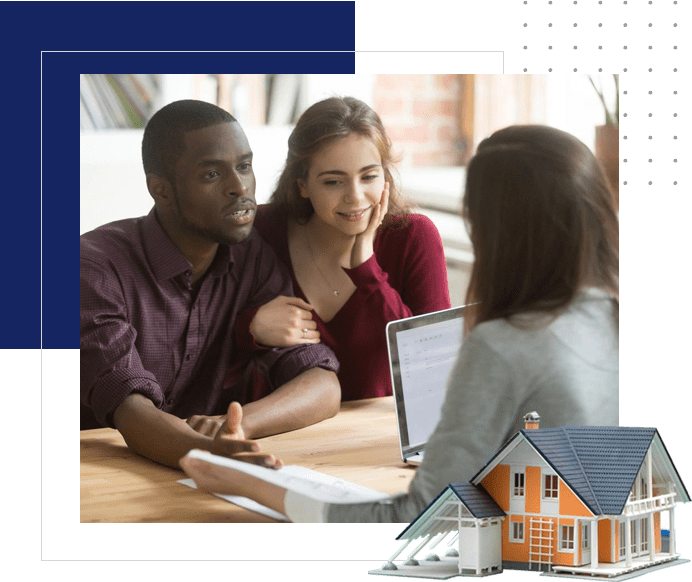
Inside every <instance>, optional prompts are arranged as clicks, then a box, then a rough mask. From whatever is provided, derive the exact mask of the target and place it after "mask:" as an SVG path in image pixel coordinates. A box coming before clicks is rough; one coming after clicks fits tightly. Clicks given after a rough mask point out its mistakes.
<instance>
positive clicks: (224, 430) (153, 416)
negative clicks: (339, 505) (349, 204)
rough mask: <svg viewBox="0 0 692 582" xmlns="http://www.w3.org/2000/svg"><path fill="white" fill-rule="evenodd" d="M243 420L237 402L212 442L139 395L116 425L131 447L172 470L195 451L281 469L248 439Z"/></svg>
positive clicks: (119, 411)
mask: <svg viewBox="0 0 692 582" xmlns="http://www.w3.org/2000/svg"><path fill="white" fill-rule="evenodd" d="M242 420H243V409H242V407H241V406H240V404H238V403H237V402H233V403H231V405H230V406H229V408H228V415H227V417H226V421H225V422H224V423H223V426H222V427H221V428H220V429H219V430H217V431H216V434H215V436H214V438H212V437H209V436H206V435H203V434H200V433H198V432H196V431H195V430H193V429H192V428H191V427H190V426H189V425H188V424H186V423H185V421H184V420H183V419H181V418H178V417H177V416H173V415H172V414H169V413H167V412H163V411H162V410H159V409H158V408H156V406H154V403H153V402H152V401H151V400H149V399H148V398H147V397H146V396H143V395H141V394H136V393H135V394H130V395H129V396H128V397H127V398H125V400H123V401H122V402H121V403H120V405H119V406H118V408H116V409H115V412H114V413H113V424H114V425H115V428H117V429H118V430H119V431H120V433H121V434H122V435H123V438H124V439H125V442H126V443H127V446H128V447H130V448H131V449H132V450H133V451H135V452H136V453H138V454H140V455H142V456H144V457H146V458H148V459H151V460H152V461H156V462H157V463H162V464H164V465H168V466H169V467H175V468H178V467H179V466H180V465H179V461H180V459H181V458H182V457H183V456H184V455H186V454H187V452H188V451H189V450H191V449H202V450H206V451H211V452H213V453H216V454H217V455H223V456H226V457H232V458H234V459H238V460H239V461H246V462H248V463H255V464H257V465H262V466H264V467H272V468H276V467H279V466H281V462H280V461H278V460H277V459H276V458H275V457H274V456H273V455H269V454H266V453H260V452H259V445H258V444H257V443H256V442H254V441H251V440H247V439H245V432H244V431H243V429H242V428H241V425H240V423H241V422H242Z"/></svg>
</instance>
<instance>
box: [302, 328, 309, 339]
mask: <svg viewBox="0 0 692 582" xmlns="http://www.w3.org/2000/svg"><path fill="white" fill-rule="evenodd" d="M303 337H308V328H307V327H304V328H303Z"/></svg>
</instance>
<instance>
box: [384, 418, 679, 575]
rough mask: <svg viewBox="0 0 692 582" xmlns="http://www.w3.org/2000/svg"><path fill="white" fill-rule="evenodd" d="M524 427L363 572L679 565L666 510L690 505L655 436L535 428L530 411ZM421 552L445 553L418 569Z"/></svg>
mask: <svg viewBox="0 0 692 582" xmlns="http://www.w3.org/2000/svg"><path fill="white" fill-rule="evenodd" d="M525 423H526V424H525V427H526V428H525V429H524V430H521V431H519V432H518V433H517V434H516V435H515V436H514V437H512V438H511V439H510V440H509V441H508V442H507V443H506V444H505V445H504V446H503V447H502V448H501V449H500V450H499V451H498V452H497V453H496V454H495V456H494V457H493V458H492V459H490V461H489V462H488V463H487V464H486V465H485V467H483V468H482V469H481V470H480V471H479V472H478V473H477V474H476V475H475V476H474V477H473V478H472V479H471V482H470V483H465V484H450V485H449V486H448V487H447V488H445V490H443V491H442V492H441V493H440V495H438V497H437V498H436V499H435V500H433V501H432V503H430V505H428V507H427V508H426V509H425V510H424V511H423V512H422V513H421V514H420V515H419V516H418V517H417V518H416V519H415V520H414V521H413V522H411V524H410V525H409V526H408V527H407V528H406V529H405V530H404V531H403V532H402V533H401V534H400V535H399V537H398V538H397V539H402V540H406V544H405V545H404V546H403V547H402V548H400V549H399V551H397V552H396V553H395V554H394V556H392V557H391V558H390V559H389V561H388V562H387V563H386V564H385V565H384V566H383V567H382V568H381V569H379V570H373V571H371V573H372V574H385V575H395V576H396V575H398V576H417V577H429V578H438V579H441V578H449V577H452V576H456V575H460V574H470V575H486V574H492V573H497V572H500V571H501V570H502V569H503V568H514V569H533V570H543V571H546V572H552V573H561V574H576V575H586V576H589V577H592V576H606V577H612V576H622V575H627V574H628V573H631V574H642V573H643V572H642V571H641V569H642V568H655V567H663V566H664V565H672V562H673V561H674V560H677V559H678V558H679V557H680V556H679V555H678V554H676V552H675V504H676V503H677V502H686V501H689V500H690V497H689V494H688V493H687V490H686V488H685V485H684V484H683V482H682V480H681V479H680V475H679V474H678V472H677V470H676V468H675V465H674V464H673V461H672V459H671V458H670V455H669V454H668V451H667V450H666V447H665V445H664V444H663V441H662V440H661V437H660V435H659V434H658V431H657V430H656V429H655V428H626V427H591V426H564V427H559V428H545V429H539V428H538V423H539V417H538V415H537V414H536V413H535V412H533V413H530V414H527V415H526V416H525ZM662 521H664V522H667V527H668V530H669V532H670V533H669V538H668V540H667V541H668V543H667V544H664V543H663V539H662ZM419 540H420V541H419ZM445 540H446V541H447V543H446V544H442V542H443V541H445ZM414 541H415V542H418V543H417V544H415V549H414V551H413V552H412V553H411V554H409V556H408V560H407V561H406V562H404V563H403V564H400V565H395V564H394V559H395V558H396V557H397V556H398V555H399V554H400V553H401V552H402V551H403V550H404V549H405V548H406V547H407V546H408V545H409V544H410V543H412V542H414ZM666 545H667V547H665V546H666ZM426 546H427V548H428V550H427V551H430V550H432V549H434V548H435V547H441V548H445V547H447V548H448V550H447V551H446V552H445V553H444V555H443V556H442V557H440V556H439V555H438V553H439V550H438V553H430V554H427V556H426V558H425V559H422V560H417V559H416V556H417V555H419V554H421V553H422V552H423V551H424V548H425V547H426Z"/></svg>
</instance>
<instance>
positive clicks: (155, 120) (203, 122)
mask: <svg viewBox="0 0 692 582" xmlns="http://www.w3.org/2000/svg"><path fill="white" fill-rule="evenodd" d="M235 121H236V119H235V117H233V116H232V115H231V114H230V113H228V111H225V110H223V109H221V108H220V107H217V106H216V105H212V104H211V103H207V102H205V101H196V100H194V99H184V100H182V101H174V102H173V103H169V104H168V105H166V106H165V107H162V108H161V109H159V111H157V112H156V113H155V114H154V115H153V116H152V118H151V119H150V120H149V122H148V123H147V126H146V128H145V129H144V138H143V139H142V164H143V165H144V173H145V174H157V175H159V176H163V177H164V178H166V179H168V180H170V181H172V180H173V178H174V176H175V166H176V164H177V162H178V159H179V158H180V156H181V155H182V154H183V152H184V149H185V148H184V143H183V142H184V139H185V134H186V133H188V132H190V131H194V130H196V129H204V128H205V127H210V126H212V125H219V124H221V123H231V122H235Z"/></svg>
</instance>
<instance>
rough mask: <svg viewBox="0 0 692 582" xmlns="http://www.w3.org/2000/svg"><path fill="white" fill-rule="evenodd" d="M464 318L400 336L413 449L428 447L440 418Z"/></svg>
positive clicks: (401, 359) (403, 386)
mask: <svg viewBox="0 0 692 582" xmlns="http://www.w3.org/2000/svg"><path fill="white" fill-rule="evenodd" d="M463 321H464V319H463V318H462V317H459V318H456V319H450V320H447V321H441V322H439V323H435V324H432V325H426V326H423V327H418V328H413V329H407V330H403V331H399V332H398V333H397V346H398V351H399V353H398V355H399V365H400V371H401V384H402V388H403V393H404V401H405V403H406V409H407V410H409V411H411V413H409V414H407V415H406V421H407V428H408V441H409V444H410V445H413V446H415V445H416V444H420V443H426V442H427V441H428V437H429V436H430V435H431V434H432V432H433V430H434V429H435V425H436V424H437V421H438V420H439V418H440V409H441V408H442V403H443V401H444V396H445V390H446V388H447V379H448V377H449V374H450V372H451V369H452V366H453V364H454V362H455V361H456V358H457V356H458V355H459V350H460V348H461V339H462V327H463Z"/></svg>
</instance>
